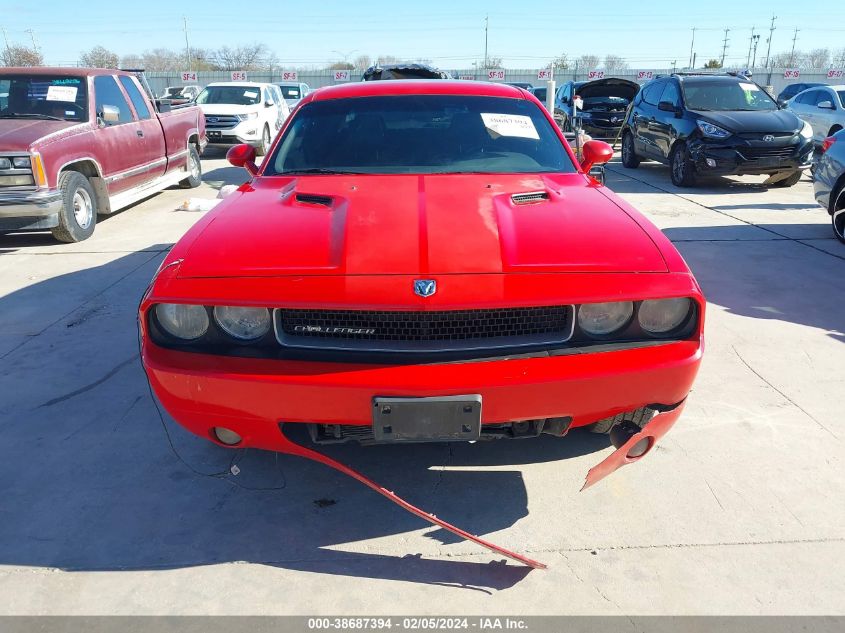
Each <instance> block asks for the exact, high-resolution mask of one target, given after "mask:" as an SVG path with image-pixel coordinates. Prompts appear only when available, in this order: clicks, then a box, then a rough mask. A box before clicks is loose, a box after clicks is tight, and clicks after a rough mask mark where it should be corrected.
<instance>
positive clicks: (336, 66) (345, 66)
mask: <svg viewBox="0 0 845 633" xmlns="http://www.w3.org/2000/svg"><path fill="white" fill-rule="evenodd" d="M326 68H328V69H329V70H355V65H354V64H350V63H349V62H334V63H333V64H329V65H328V66H326Z"/></svg>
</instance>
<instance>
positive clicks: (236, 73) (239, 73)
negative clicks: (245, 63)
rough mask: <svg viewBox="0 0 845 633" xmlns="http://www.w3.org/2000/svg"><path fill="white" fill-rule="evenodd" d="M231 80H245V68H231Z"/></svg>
mask: <svg viewBox="0 0 845 633" xmlns="http://www.w3.org/2000/svg"><path fill="white" fill-rule="evenodd" d="M232 81H246V71H245V70H233V71H232Z"/></svg>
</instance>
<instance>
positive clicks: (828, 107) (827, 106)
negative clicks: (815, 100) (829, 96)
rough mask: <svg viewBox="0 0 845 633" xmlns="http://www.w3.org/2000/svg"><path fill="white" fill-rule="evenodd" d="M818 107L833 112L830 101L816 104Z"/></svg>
mask: <svg viewBox="0 0 845 633" xmlns="http://www.w3.org/2000/svg"><path fill="white" fill-rule="evenodd" d="M818 106H819V107H820V108H822V109H823V110H835V108H834V107H833V102H832V101H822V102H821V103H819V104H818Z"/></svg>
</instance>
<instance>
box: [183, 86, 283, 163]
mask: <svg viewBox="0 0 845 633" xmlns="http://www.w3.org/2000/svg"><path fill="white" fill-rule="evenodd" d="M196 103H197V104H198V105H199V106H200V108H202V111H203V113H204V114H205V129H206V133H207V134H208V142H209V145H237V144H239V143H248V144H250V145H252V146H253V147H255V149H256V153H257V154H258V155H259V156H263V155H264V154H265V153H266V152H267V151H268V150H269V149H270V143H272V141H273V137H274V136H275V135H276V132H278V131H279V130H280V129H281V127H282V124H283V123H284V122H285V119H287V117H288V115H289V114H290V109H289V108H288V105H287V103H285V100H284V99H283V98H282V96H281V93H280V91H279V89H278V87H276V86H274V85H273V84H268V83H254V82H246V81H233V82H220V83H212V84H208V86H206V87H205V90H203V91H202V92H201V93H200V94H199V96H198V97H197V98H196Z"/></svg>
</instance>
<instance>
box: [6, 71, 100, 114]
mask: <svg viewBox="0 0 845 633" xmlns="http://www.w3.org/2000/svg"><path fill="white" fill-rule="evenodd" d="M0 118H4V119H15V118H21V119H61V120H64V121H87V120H88V83H87V81H86V79H85V77H68V76H56V77H53V76H50V75H26V74H20V75H2V76H0Z"/></svg>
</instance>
